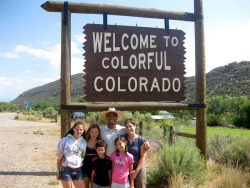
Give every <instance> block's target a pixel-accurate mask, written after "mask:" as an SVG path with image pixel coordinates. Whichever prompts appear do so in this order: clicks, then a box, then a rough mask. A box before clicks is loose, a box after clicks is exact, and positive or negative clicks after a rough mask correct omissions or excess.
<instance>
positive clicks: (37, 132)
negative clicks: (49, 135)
mask: <svg viewBox="0 0 250 188" xmlns="http://www.w3.org/2000/svg"><path fill="white" fill-rule="evenodd" d="M33 134H36V135H44V133H43V132H42V131H40V130H39V131H33Z"/></svg>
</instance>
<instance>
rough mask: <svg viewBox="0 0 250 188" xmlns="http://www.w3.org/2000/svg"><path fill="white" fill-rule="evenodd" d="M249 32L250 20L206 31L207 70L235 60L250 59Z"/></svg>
mask: <svg viewBox="0 0 250 188" xmlns="http://www.w3.org/2000/svg"><path fill="white" fill-rule="evenodd" d="M249 33H250V22H248V23H246V24H245V25H228V26H224V27H220V28H216V29H214V30H211V31H208V32H207V33H205V37H206V44H205V46H206V47H205V48H206V49H205V50H206V62H207V63H206V65H207V71H210V70H212V69H214V68H216V67H218V65H220V66H224V65H226V64H228V63H231V62H234V61H237V62H239V61H243V60H247V61H249V60H250V53H249V44H250V35H249Z"/></svg>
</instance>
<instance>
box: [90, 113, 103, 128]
mask: <svg viewBox="0 0 250 188" xmlns="http://www.w3.org/2000/svg"><path fill="white" fill-rule="evenodd" d="M87 121H88V123H90V124H93V123H97V124H98V125H100V126H102V125H105V124H106V122H105V121H104V120H102V118H101V117H100V113H99V112H88V113H87Z"/></svg>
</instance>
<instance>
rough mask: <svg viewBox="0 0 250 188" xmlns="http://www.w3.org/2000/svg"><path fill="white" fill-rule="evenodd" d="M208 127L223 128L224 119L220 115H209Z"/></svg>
mask: <svg viewBox="0 0 250 188" xmlns="http://www.w3.org/2000/svg"><path fill="white" fill-rule="evenodd" d="M207 125H208V126H222V118H221V116H220V115H215V114H208V115H207Z"/></svg>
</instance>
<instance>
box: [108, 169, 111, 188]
mask: <svg viewBox="0 0 250 188" xmlns="http://www.w3.org/2000/svg"><path fill="white" fill-rule="evenodd" d="M108 174H109V187H110V188H111V183H112V172H111V170H109V172H108Z"/></svg>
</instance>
